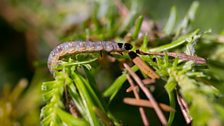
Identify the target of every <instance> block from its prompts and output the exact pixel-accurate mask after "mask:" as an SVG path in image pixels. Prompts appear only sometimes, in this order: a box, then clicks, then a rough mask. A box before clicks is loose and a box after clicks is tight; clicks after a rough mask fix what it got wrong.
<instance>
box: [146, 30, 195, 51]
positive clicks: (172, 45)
mask: <svg viewBox="0 0 224 126" xmlns="http://www.w3.org/2000/svg"><path fill="white" fill-rule="evenodd" d="M198 32H199V29H197V30H195V31H194V32H191V33H189V34H186V35H184V36H182V37H180V38H179V39H177V40H176V41H174V42H171V43H169V44H166V45H162V46H159V47H156V48H152V49H149V50H148V51H149V52H161V51H166V50H169V49H173V48H176V47H178V46H180V45H182V44H184V43H185V42H188V41H190V40H192V37H194V36H195V35H196V34H197V33H198Z"/></svg>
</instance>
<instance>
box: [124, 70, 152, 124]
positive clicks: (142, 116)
mask: <svg viewBox="0 0 224 126" xmlns="http://www.w3.org/2000/svg"><path fill="white" fill-rule="evenodd" d="M126 77H127V80H128V82H129V84H130V86H131V87H132V88H133V93H134V96H135V98H136V99H137V100H138V99H140V96H139V95H138V92H137V90H136V89H134V87H135V84H134V82H133V80H132V79H131V77H130V76H129V75H128V74H127V75H126ZM139 112H140V115H141V118H142V121H143V124H144V126H149V121H148V119H147V117H146V114H145V111H144V108H143V107H139Z"/></svg>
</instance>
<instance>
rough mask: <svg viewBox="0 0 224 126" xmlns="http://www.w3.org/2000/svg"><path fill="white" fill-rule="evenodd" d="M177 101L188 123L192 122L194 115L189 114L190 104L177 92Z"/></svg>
mask: <svg viewBox="0 0 224 126" xmlns="http://www.w3.org/2000/svg"><path fill="white" fill-rule="evenodd" d="M177 102H178V104H179V106H180V109H181V112H182V114H183V116H184V119H185V121H186V123H187V124H190V123H191V122H192V117H191V115H190V114H189V110H188V105H187V103H186V102H185V100H184V99H183V97H182V96H181V95H180V94H179V93H177Z"/></svg>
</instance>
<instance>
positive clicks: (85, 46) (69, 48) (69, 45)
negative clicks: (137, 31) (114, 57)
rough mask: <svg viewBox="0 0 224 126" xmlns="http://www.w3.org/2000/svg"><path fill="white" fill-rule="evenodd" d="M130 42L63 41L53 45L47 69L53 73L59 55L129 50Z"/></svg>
mask: <svg viewBox="0 0 224 126" xmlns="http://www.w3.org/2000/svg"><path fill="white" fill-rule="evenodd" d="M131 48H132V45H131V44H128V43H116V42H113V41H98V42H90V41H87V42H82V41H70V42H65V43H62V44H60V45H58V46H57V47H55V48H54V49H53V50H52V51H51V53H50V55H49V57H48V69H49V70H50V72H51V73H54V69H53V68H54V67H55V66H56V65H57V64H58V63H59V62H58V61H59V60H60V58H61V57H63V56H64V55H67V54H78V53H85V52H100V51H106V52H123V51H125V50H130V49H131Z"/></svg>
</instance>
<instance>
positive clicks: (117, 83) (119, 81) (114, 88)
mask: <svg viewBox="0 0 224 126" xmlns="http://www.w3.org/2000/svg"><path fill="white" fill-rule="evenodd" d="M131 69H132V70H133V71H134V72H135V71H137V70H138V67H137V66H133V67H132V68H131ZM125 81H126V73H123V74H122V75H121V76H119V77H118V78H117V79H116V80H115V81H114V83H113V84H112V85H111V86H110V87H109V88H107V90H106V91H104V93H103V96H104V97H110V101H112V100H113V98H114V97H115V95H116V94H117V92H118V91H119V90H120V88H121V86H122V84H123V83H124V82H125Z"/></svg>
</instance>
